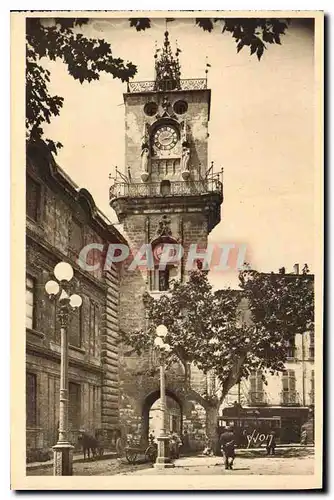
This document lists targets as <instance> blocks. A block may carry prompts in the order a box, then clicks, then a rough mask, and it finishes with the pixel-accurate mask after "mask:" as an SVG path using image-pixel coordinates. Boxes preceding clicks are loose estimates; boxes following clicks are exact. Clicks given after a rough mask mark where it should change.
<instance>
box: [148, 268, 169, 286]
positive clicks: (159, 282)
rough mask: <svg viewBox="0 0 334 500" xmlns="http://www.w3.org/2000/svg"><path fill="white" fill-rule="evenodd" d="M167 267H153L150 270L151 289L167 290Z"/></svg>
mask: <svg viewBox="0 0 334 500" xmlns="http://www.w3.org/2000/svg"><path fill="white" fill-rule="evenodd" d="M169 274H170V272H169V269H168V267H167V268H166V269H163V270H160V269H158V268H157V269H155V270H154V271H152V272H151V290H152V291H159V292H166V291H167V290H169Z"/></svg>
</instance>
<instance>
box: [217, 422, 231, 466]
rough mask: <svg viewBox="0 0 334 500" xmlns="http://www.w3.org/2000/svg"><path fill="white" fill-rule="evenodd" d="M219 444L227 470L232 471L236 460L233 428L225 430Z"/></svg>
mask: <svg viewBox="0 0 334 500" xmlns="http://www.w3.org/2000/svg"><path fill="white" fill-rule="evenodd" d="M219 443H220V447H221V450H222V453H223V455H224V458H225V469H230V470H232V468H233V462H234V459H235V437H234V433H233V429H232V428H231V427H226V428H225V429H224V430H223V432H222V433H221V435H220V439H219Z"/></svg>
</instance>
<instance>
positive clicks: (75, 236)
mask: <svg viewBox="0 0 334 500" xmlns="http://www.w3.org/2000/svg"><path fill="white" fill-rule="evenodd" d="M83 246H84V241H83V227H82V225H81V224H80V222H77V221H76V220H75V219H72V223H71V232H70V248H71V249H72V250H74V251H75V253H76V254H77V255H78V254H79V253H80V252H81V250H82V248H83Z"/></svg>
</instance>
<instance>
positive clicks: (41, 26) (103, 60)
mask: <svg viewBox="0 0 334 500" xmlns="http://www.w3.org/2000/svg"><path fill="white" fill-rule="evenodd" d="M167 20H168V19H167ZM170 20H171V19H169V21H170ZM48 21H49V22H48V23H47V24H46V23H45V20H44V21H43V19H39V18H27V20H26V131H27V140H28V141H29V142H36V141H41V140H43V141H44V143H45V144H46V145H47V147H48V148H49V150H50V151H52V152H53V153H55V154H56V153H57V150H58V149H59V148H61V147H62V144H61V143H60V142H57V141H56V142H55V141H53V140H51V139H47V138H44V137H43V124H44V123H50V120H51V118H52V117H53V116H57V115H59V113H60V110H61V108H62V106H63V102H64V98H63V97H61V96H57V95H55V96H53V95H51V94H50V92H49V88H48V84H49V82H50V72H49V71H48V70H47V69H45V68H43V65H42V60H43V58H48V59H50V60H51V61H55V60H61V61H63V62H64V64H66V66H67V70H68V73H69V74H70V75H71V76H72V77H73V78H74V79H75V80H79V82H80V83H83V82H91V81H92V80H98V79H99V78H100V74H101V73H110V74H112V75H113V77H114V78H119V79H121V80H122V81H128V80H129V79H130V78H132V77H133V76H134V75H135V74H136V71H137V69H136V66H135V65H134V64H132V63H131V62H127V63H125V62H124V61H123V59H120V58H117V57H114V55H113V53H112V49H111V46H110V44H109V43H107V42H106V41H105V40H103V39H93V38H87V37H85V36H84V35H83V33H81V32H80V27H82V26H83V25H84V24H87V23H88V21H89V20H88V19H87V18H80V19H79V18H77V19H75V18H59V19H55V20H54V21H55V22H54V24H50V20H48ZM129 23H130V26H131V27H134V28H135V29H136V30H137V31H143V30H146V29H149V28H150V27H151V20H150V19H148V18H131V19H129ZM287 23H288V22H287V21H282V20H279V19H261V18H256V19H255V18H254V19H220V18H216V19H210V18H203V19H201V18H198V19H196V20H195V25H196V26H198V27H200V28H201V29H203V30H205V31H208V32H211V31H212V30H213V28H214V25H216V24H219V25H220V26H221V27H222V32H228V33H231V35H232V37H233V38H234V39H235V41H236V43H237V51H238V52H239V51H240V50H241V49H242V48H243V47H247V46H248V47H249V48H250V53H251V54H256V55H257V57H258V59H259V60H260V59H261V57H262V55H263V53H264V50H265V49H266V48H267V45H268V44H273V43H276V44H280V43H281V37H282V35H283V34H284V33H285V31H286V29H287V26H288V24H287Z"/></svg>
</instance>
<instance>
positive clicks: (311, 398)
mask: <svg viewBox="0 0 334 500" xmlns="http://www.w3.org/2000/svg"><path fill="white" fill-rule="evenodd" d="M310 387H311V390H310V404H311V405H314V370H312V371H311V380H310Z"/></svg>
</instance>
